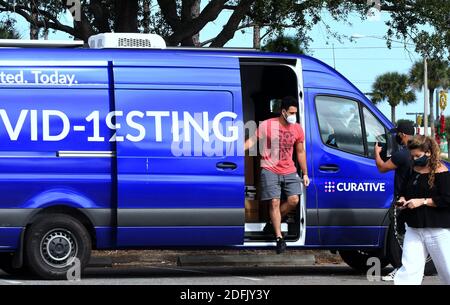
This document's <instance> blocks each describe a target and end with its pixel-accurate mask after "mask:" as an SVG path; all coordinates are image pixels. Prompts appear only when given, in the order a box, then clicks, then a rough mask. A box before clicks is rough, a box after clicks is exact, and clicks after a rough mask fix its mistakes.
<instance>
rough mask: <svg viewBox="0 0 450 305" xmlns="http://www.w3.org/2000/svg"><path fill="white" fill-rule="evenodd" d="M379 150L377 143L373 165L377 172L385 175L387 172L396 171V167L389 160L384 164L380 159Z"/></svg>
mask: <svg viewBox="0 0 450 305" xmlns="http://www.w3.org/2000/svg"><path fill="white" fill-rule="evenodd" d="M381 150H382V148H381V147H380V146H378V143H375V163H376V165H377V168H378V171H379V172H380V173H387V172H389V171H392V170H395V169H397V165H395V164H394V162H392V160H391V159H389V160H387V161H386V162H384V161H383V159H381V157H380V153H381Z"/></svg>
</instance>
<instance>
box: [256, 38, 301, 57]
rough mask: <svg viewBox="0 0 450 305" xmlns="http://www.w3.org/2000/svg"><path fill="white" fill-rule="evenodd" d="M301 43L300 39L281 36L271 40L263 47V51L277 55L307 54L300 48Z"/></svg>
mask: <svg viewBox="0 0 450 305" xmlns="http://www.w3.org/2000/svg"><path fill="white" fill-rule="evenodd" d="M301 43H302V41H301V39H300V38H297V37H291V36H285V35H283V34H280V35H278V36H277V37H275V38H272V39H269V41H267V42H266V44H265V45H264V46H263V47H262V50H263V51H267V52H277V53H292V54H305V50H304V49H303V48H302V47H300V44H301Z"/></svg>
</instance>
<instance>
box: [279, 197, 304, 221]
mask: <svg viewBox="0 0 450 305" xmlns="http://www.w3.org/2000/svg"><path fill="white" fill-rule="evenodd" d="M299 202H300V196H299V195H292V196H289V197H288V198H287V200H286V201H285V202H283V203H281V206H280V212H281V219H283V218H284V217H286V216H287V215H288V214H289V213H290V212H291V211H293V210H295V208H296V207H297V205H298V203H299Z"/></svg>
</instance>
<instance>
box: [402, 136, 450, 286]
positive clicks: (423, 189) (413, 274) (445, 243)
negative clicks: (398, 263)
mask: <svg viewBox="0 0 450 305" xmlns="http://www.w3.org/2000/svg"><path fill="white" fill-rule="evenodd" d="M408 149H409V151H410V152H411V155H412V158H413V160H414V168H413V171H412V174H411V176H410V178H409V179H408V181H407V182H406V183H405V184H404V186H403V188H402V190H401V193H400V195H401V197H400V199H399V202H398V203H397V204H398V206H399V207H400V208H401V209H404V211H403V212H402V218H403V219H404V221H405V222H406V224H407V228H406V234H405V240H404V243H403V256H402V264H403V266H402V267H401V268H400V270H399V271H398V272H397V273H396V275H395V278H394V282H395V284H413V285H419V284H421V283H422V279H423V272H424V267H425V260H426V258H427V256H428V254H430V255H431V257H432V259H433V262H434V264H435V266H436V269H437V271H438V274H439V277H440V278H441V280H442V281H443V282H444V283H445V284H450V173H449V171H448V169H447V167H446V166H445V165H444V164H443V163H442V162H441V158H440V154H441V152H440V149H439V146H438V144H437V143H436V141H435V140H434V139H433V138H431V137H425V136H415V137H414V138H413V139H412V140H411V141H409V143H408Z"/></svg>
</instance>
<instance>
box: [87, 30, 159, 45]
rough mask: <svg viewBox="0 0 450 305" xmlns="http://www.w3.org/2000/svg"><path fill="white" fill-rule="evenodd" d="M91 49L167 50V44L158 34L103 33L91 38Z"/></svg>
mask: <svg viewBox="0 0 450 305" xmlns="http://www.w3.org/2000/svg"><path fill="white" fill-rule="evenodd" d="M89 47H90V48H91V49H114V48H125V49H165V48H166V42H165V41H164V39H163V38H162V37H161V36H159V35H156V34H140V33H103V34H98V35H94V36H91V37H89Z"/></svg>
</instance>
